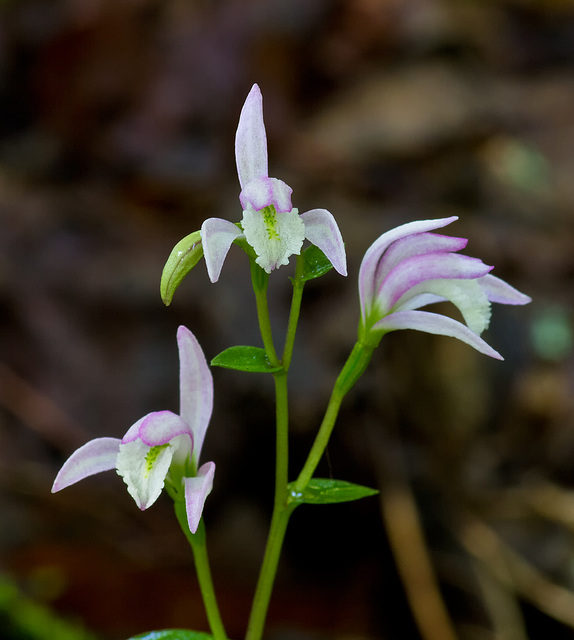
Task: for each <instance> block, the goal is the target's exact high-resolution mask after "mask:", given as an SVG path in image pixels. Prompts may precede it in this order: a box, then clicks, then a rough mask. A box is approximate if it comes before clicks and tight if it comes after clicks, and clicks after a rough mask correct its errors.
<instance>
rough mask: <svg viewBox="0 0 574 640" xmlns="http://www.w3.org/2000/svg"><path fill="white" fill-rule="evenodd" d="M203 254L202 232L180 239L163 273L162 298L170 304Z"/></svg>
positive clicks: (167, 304) (165, 302) (195, 232)
mask: <svg viewBox="0 0 574 640" xmlns="http://www.w3.org/2000/svg"><path fill="white" fill-rule="evenodd" d="M202 256H203V245H202V244H201V233H200V232H199V231H194V232H193V233H190V234H189V235H188V236H185V238H183V239H182V240H180V241H179V242H178V243H177V244H176V245H175V247H174V248H173V249H172V251H171V253H170V254H169V258H168V259H167V262H166V263H165V266H164V268H163V273H162V274H161V284H160V292H161V299H162V300H163V303H164V304H165V305H166V306H169V305H170V303H171V301H172V299H173V295H174V293H175V292H176V290H177V288H178V287H179V285H180V284H181V281H182V280H183V279H184V278H185V276H186V275H187V274H188V273H189V272H190V271H191V270H192V269H193V267H195V265H196V264H197V263H198V262H199V260H200V259H201V258H202Z"/></svg>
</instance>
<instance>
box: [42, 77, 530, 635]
mask: <svg viewBox="0 0 574 640" xmlns="http://www.w3.org/2000/svg"><path fill="white" fill-rule="evenodd" d="M235 157H236V162H237V174H238V177H239V184H240V187H241V190H240V194H239V201H240V204H241V207H242V211H243V216H242V219H241V221H240V222H238V223H232V222H230V221H228V220H223V219H220V218H209V219H207V220H205V222H204V223H203V224H202V226H201V229H200V230H198V231H195V232H193V233H191V234H190V235H188V236H186V237H185V238H183V239H182V240H181V241H180V242H179V243H178V244H177V245H176V246H175V247H174V249H173V251H172V252H171V255H170V256H169V258H168V260H167V262H166V265H165V267H164V270H163V274H162V278H161V296H162V299H163V301H164V303H165V304H166V305H169V304H170V303H171V301H172V298H173V296H174V293H175V291H176V290H177V288H178V287H179V285H180V284H181V282H182V280H183V278H184V277H185V276H186V275H187V274H188V273H189V272H190V270H191V269H192V268H193V267H194V266H195V265H196V264H197V263H198V262H199V260H200V259H201V257H202V256H204V257H205V262H206V266H207V273H208V276H209V279H210V280H211V281H212V282H217V280H218V279H219V277H220V275H221V271H222V267H223V263H224V261H225V258H226V256H227V254H228V252H229V250H230V248H231V245H233V244H235V245H237V246H238V247H239V248H241V249H242V250H243V251H244V252H245V253H246V254H247V257H248V259H249V262H250V266H251V278H252V285H253V290H254V294H255V302H256V307H257V317H258V323H259V329H260V332H261V338H262V342H263V347H258V346H235V347H230V348H229V349H226V350H225V351H224V352H222V353H220V354H219V355H217V356H215V357H214V358H213V359H212V360H211V365H212V366H219V367H225V368H230V369H235V370H238V371H244V372H256V373H265V374H269V375H271V376H272V377H273V379H274V382H275V396H276V397H275V400H276V467H275V498H274V505H273V513H272V516H271V524H270V530H269V536H268V541H267V546H266V549H265V555H264V559H263V563H262V567H261V571H260V575H259V580H258V583H257V586H256V591H255V595H254V599H253V605H252V609H251V615H250V619H249V623H248V628H247V634H246V640H260V639H261V637H262V635H263V631H264V625H265V619H266V614H267V609H268V605H269V602H270V598H271V593H272V589H273V583H274V579H275V575H276V572H277V567H278V562H279V556H280V553H281V548H282V545H283V541H284V537H285V534H286V531H287V525H288V522H289V519H290V516H291V514H292V513H293V510H294V509H295V508H296V507H297V506H298V505H300V504H303V503H307V504H330V503H337V502H345V501H350V500H357V499H359V498H364V497H367V496H371V495H374V494H375V493H377V492H376V491H375V490H374V489H370V488H368V487H364V486H360V485H357V484H353V483H350V482H346V481H342V480H333V479H324V478H318V477H316V476H315V471H316V469H317V466H318V464H319V462H320V460H321V458H322V456H323V453H324V451H325V448H326V446H327V444H328V442H329V438H330V436H331V433H332V431H333V428H334V426H335V423H336V421H337V416H338V413H339V409H340V407H341V403H342V401H343V399H344V397H345V396H346V394H347V393H348V392H349V391H350V390H351V389H352V387H353V386H354V384H355V383H356V382H357V380H358V379H359V378H360V377H361V375H362V374H363V372H364V371H365V369H366V367H367V366H368V364H369V362H370V360H371V357H372V355H373V352H374V350H375V349H376V347H377V346H378V345H379V343H380V341H381V339H382V337H383V336H384V335H385V334H386V333H389V332H391V331H396V330H399V329H415V330H418V331H424V332H427V333H432V334H440V335H444V336H450V337H454V338H457V339H458V340H461V341H462V342H465V343H466V344H468V345H470V346H471V347H473V348H474V349H476V350H477V351H479V352H481V353H483V354H485V355H487V356H490V357H492V358H496V359H502V356H501V355H500V354H499V353H498V352H497V351H495V350H494V349H493V348H492V347H491V346H490V345H488V344H487V343H486V342H485V341H484V340H483V338H481V334H482V332H483V331H484V330H485V329H486V328H487V327H488V324H489V321H490V315H491V303H492V302H498V303H501V304H510V305H523V304H526V303H528V302H529V301H530V298H529V297H528V296H526V295H524V294H523V293H520V292H519V291H517V290H516V289H514V288H513V287H511V286H510V285H509V284H507V283H506V282H504V281H503V280H501V279H499V278H497V277H496V276H494V275H492V274H491V273H490V272H491V270H492V267H490V266H488V265H485V264H484V263H483V262H482V261H481V260H479V259H477V258H471V257H469V256H466V255H462V254H460V253H459V252H460V251H461V250H462V249H464V248H465V247H466V244H467V240H466V239H464V238H456V237H451V236H445V235H441V234H438V233H435V231H436V230H437V229H441V228H443V227H446V226H447V225H449V224H451V223H453V222H454V221H455V220H456V219H457V218H456V217H450V218H442V219H437V220H422V221H415V222H410V223H407V224H404V225H402V226H400V227H397V228H395V229H392V230H390V231H387V232H386V233H383V235H381V236H380V237H379V238H378V239H377V240H375V242H374V243H373V244H372V245H371V246H370V247H369V249H368V250H367V251H366V253H365V256H364V258H363V261H362V263H361V266H360V269H359V278H358V288H359V303H360V319H359V325H358V338H357V341H356V343H355V345H354V347H353V349H352V350H351V353H350V355H349V357H348V359H347V361H346V363H345V364H344V366H343V368H342V370H341V373H340V374H339V376H338V378H337V379H336V381H335V383H334V386H333V390H332V393H331V397H330V399H329V402H328V404H327V407H326V410H325V414H324V418H323V420H322V422H321V424H320V426H319V428H318V430H317V434H316V437H315V440H314V442H313V444H312V446H311V447H310V450H309V454H308V457H307V460H306V462H305V464H304V465H303V467H302V469H301V471H300V473H299V475H298V476H297V478H295V479H294V480H292V481H290V480H289V478H288V466H287V461H288V453H289V443H288V435H289V413H288V387H287V379H288V374H289V369H290V365H291V357H292V353H293V345H294V342H295V336H296V330H297V324H298V321H299V315H300V310H301V303H302V296H303V289H304V286H305V283H306V282H307V281H309V280H311V279H314V278H318V277H320V276H323V275H324V274H326V273H327V272H329V271H330V270H331V269H332V268H334V269H335V271H337V272H338V273H339V274H340V275H342V276H346V275H347V263H346V255H345V247H344V244H343V239H342V236H341V233H340V231H339V228H338V226H337V223H336V221H335V219H334V217H333V215H332V214H331V213H330V212H329V211H327V210H325V209H311V210H310V211H307V212H306V213H303V214H299V212H298V209H296V208H294V207H293V205H292V202H291V195H292V189H291V188H290V187H289V186H288V185H287V184H286V183H285V182H283V181H282V180H280V179H278V178H272V177H269V171H268V157H267V138H266V132H265V125H264V121H263V103H262V96H261V91H260V90H259V87H258V86H257V85H254V86H253V88H252V89H251V91H250V93H249V95H248V96H247V99H246V101H245V104H244V106H243V109H242V111H241V115H240V118H239V125H238V128H237V134H236V140H235ZM305 241H308V243H309V244H308V246H306V247H305V248H304V244H305ZM292 256H296V258H295V269H294V276H293V277H292V278H291V281H292V284H293V297H292V302H291V310H290V314H289V319H288V323H287V330H286V336H285V341H284V346H283V350H282V352H281V353H278V351H277V350H276V348H275V342H274V338H273V334H272V330H271V321H270V317H269V311H268V304H267V286H268V281H269V277H270V275H271V274H272V272H274V271H276V270H277V269H279V268H280V267H282V266H284V265H287V264H288V263H289V261H290V258H291V257H292ZM445 300H446V301H450V302H451V303H453V304H454V306H455V307H456V308H458V310H459V311H460V313H461V316H462V319H463V322H461V321H458V320H454V319H453V318H450V317H447V316H444V315H442V314H438V313H433V312H430V311H421V308H422V307H426V306H428V305H432V304H433V303H436V302H440V301H445ZM177 343H178V348H179V361H180V413H179V415H178V414H175V413H173V412H171V411H158V412H153V413H149V414H148V415H146V416H144V417H143V418H141V419H140V420H138V421H137V422H135V423H134V424H133V425H132V426H131V427H130V428H129V429H128V431H127V433H126V434H125V436H124V437H123V438H122V439H121V440H120V439H117V438H109V437H103V438H96V439H95V440H92V441H90V442H88V443H87V444H85V445H84V446H82V447H80V448H79V449H78V450H77V451H76V452H74V453H73V454H72V455H71V456H70V458H68V460H67V461H66V462H65V463H64V465H63V467H62V468H61V470H60V472H59V473H58V475H57V477H56V479H55V481H54V485H53V489H52V490H53V491H60V490H61V489H64V488H65V487H68V486H69V485H71V484H74V483H76V482H78V481H79V480H82V479H84V478H86V477H88V476H90V475H93V474H95V473H99V472H100V471H106V470H111V469H116V472H117V473H118V474H119V475H120V476H121V477H122V478H123V480H124V482H125V484H126V485H127V489H128V492H129V493H130V495H131V496H132V497H133V499H134V500H135V502H136V504H137V506H138V507H139V508H140V509H142V510H144V509H147V508H148V507H150V506H151V505H152V504H153V503H154V502H155V501H156V500H157V499H158V497H159V496H160V494H161V492H162V489H163V488H165V489H166V491H167V492H168V494H169V495H170V497H171V498H172V499H173V501H174V505H175V512H176V516H177V519H178V522H179V524H180V526H181V528H182V530H183V532H184V534H185V535H186V537H187V539H188V540H189V542H190V545H191V548H192V551H193V554H194V559H195V565H196V570H197V574H198V580H199V584H200V588H201V592H202V596H203V600H204V605H205V608H206V613H207V617H208V621H209V624H210V631H211V633H210V634H207V633H204V632H197V631H186V630H166V631H162V632H152V633H151V634H144V635H142V636H137V637H138V638H148V639H151V638H159V637H161V638H163V639H164V640H191V639H195V640H197V639H200V638H201V639H204V640H205V639H206V638H209V637H212V638H214V639H215V640H226V638H227V635H226V631H225V627H224V624H223V620H222V616H221V615H220V611H219V608H218V604H217V598H216V594H215V591H214V586H213V583H212V580H211V573H210V569H209V559H208V554H207V545H206V534H205V527H204V519H203V509H204V505H205V501H206V498H207V496H208V495H209V493H210V491H211V489H212V486H213V480H214V473H215V463H213V462H206V463H204V464H202V465H201V466H199V457H200V453H201V449H202V445H203V441H204V438H205V435H206V430H207V426H208V424H209V421H210V418H211V413H212V408H213V380H212V376H211V372H210V369H209V366H208V364H207V362H206V359H205V356H204V354H203V351H202V349H201V347H200V345H199V343H198V341H197V339H196V338H195V337H194V335H193V334H192V333H191V332H190V331H189V330H188V329H186V328H185V327H183V326H182V327H180V328H179V329H178V333H177Z"/></svg>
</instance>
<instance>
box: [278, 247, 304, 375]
mask: <svg viewBox="0 0 574 640" xmlns="http://www.w3.org/2000/svg"><path fill="white" fill-rule="evenodd" d="M304 267H305V262H304V260H303V256H301V255H298V256H297V266H296V268H295V277H294V278H293V298H292V299H291V310H290V312H289V322H288V324H287V334H286V336H285V347H284V348H283V368H284V369H285V371H288V370H289V365H290V364H291V357H292V356H293V346H294V344H295V334H296V332H297V325H298V323H299V314H300V313H301V300H302V298H303V287H304V286H305V280H304V279H303V271H304Z"/></svg>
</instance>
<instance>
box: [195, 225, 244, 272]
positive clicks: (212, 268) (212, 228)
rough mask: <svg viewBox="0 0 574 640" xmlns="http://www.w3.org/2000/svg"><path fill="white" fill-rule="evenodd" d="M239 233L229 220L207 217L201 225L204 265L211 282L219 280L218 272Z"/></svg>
mask: <svg viewBox="0 0 574 640" xmlns="http://www.w3.org/2000/svg"><path fill="white" fill-rule="evenodd" d="M240 235H241V229H238V228H237V226H236V225H234V224H233V223H232V222H229V220H223V219H221V218H208V219H207V220H205V221H204V223H203V224H202V225H201V242H202V245H203V255H204V256H205V265H206V266H207V273H208V275H209V279H210V280H211V282H217V281H218V280H219V274H220V273H221V269H222V267H223V263H224V262H225V258H226V257H227V253H228V251H229V248H230V247H231V245H232V244H233V241H234V240H235V239H236V238H238V237H239V236H240Z"/></svg>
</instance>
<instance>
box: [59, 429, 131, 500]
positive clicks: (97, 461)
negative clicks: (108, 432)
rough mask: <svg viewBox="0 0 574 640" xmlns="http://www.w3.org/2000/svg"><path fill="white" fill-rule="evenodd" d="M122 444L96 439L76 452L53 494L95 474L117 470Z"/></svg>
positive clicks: (61, 472)
mask: <svg viewBox="0 0 574 640" xmlns="http://www.w3.org/2000/svg"><path fill="white" fill-rule="evenodd" d="M120 442H121V441H120V440H119V439H118V438H96V439H95V440H90V441H89V442H86V444H85V445H83V446H82V447H80V448H79V449H77V450H76V451H74V453H72V455H71V456H70V457H69V458H68V459H67V460H66V462H64V465H63V466H62V468H61V469H60V471H59V473H58V475H57V476H56V479H55V480H54V484H53V486H52V493H55V492H56V491H60V490H61V489H64V488H65V487H69V486H70V485H71V484H75V483H76V482H78V481H79V480H83V479H84V478H87V477H88V476H92V475H94V474H95V473H100V472H101V471H109V470H110V469H115V467H116V459H117V457H118V452H119V450H120Z"/></svg>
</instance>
